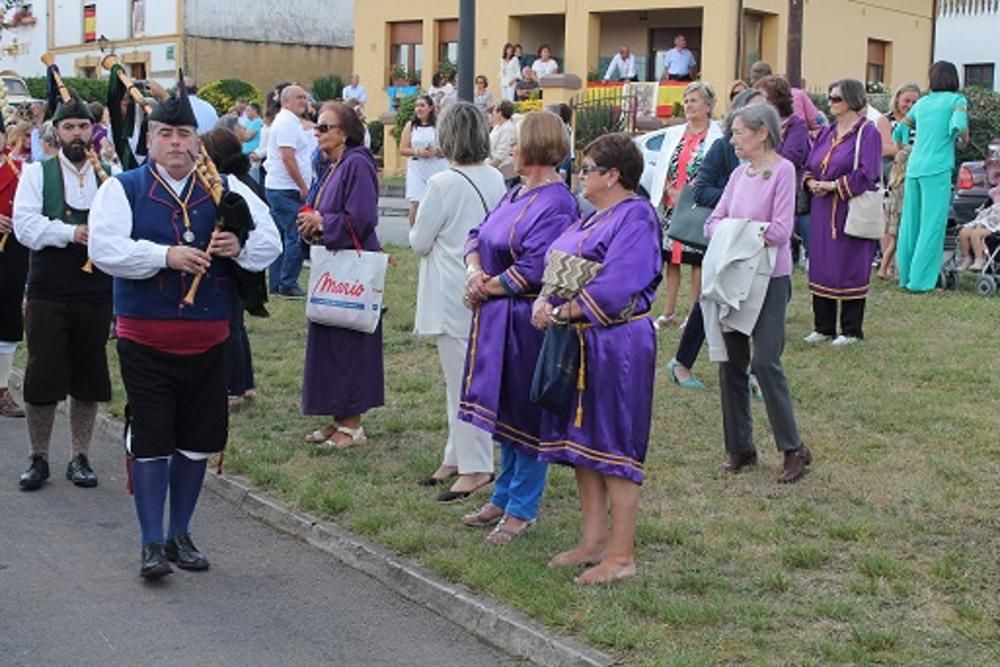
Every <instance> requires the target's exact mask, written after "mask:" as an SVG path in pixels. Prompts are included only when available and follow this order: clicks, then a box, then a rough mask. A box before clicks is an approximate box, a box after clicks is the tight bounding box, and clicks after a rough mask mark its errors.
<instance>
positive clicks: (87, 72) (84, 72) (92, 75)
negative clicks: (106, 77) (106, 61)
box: [79, 67, 97, 79]
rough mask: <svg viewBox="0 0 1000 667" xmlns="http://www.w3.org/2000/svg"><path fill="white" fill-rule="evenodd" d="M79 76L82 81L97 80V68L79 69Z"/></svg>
mask: <svg viewBox="0 0 1000 667" xmlns="http://www.w3.org/2000/svg"><path fill="white" fill-rule="evenodd" d="M79 70H80V76H81V77H82V78H84V79H96V78H97V68H96V67H80V68H79Z"/></svg>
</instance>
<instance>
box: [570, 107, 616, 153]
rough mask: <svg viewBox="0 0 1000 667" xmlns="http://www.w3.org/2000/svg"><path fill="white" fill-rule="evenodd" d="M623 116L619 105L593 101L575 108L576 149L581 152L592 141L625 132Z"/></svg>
mask: <svg viewBox="0 0 1000 667" xmlns="http://www.w3.org/2000/svg"><path fill="white" fill-rule="evenodd" d="M625 127H626V123H625V115H624V114H623V113H622V109H621V105H615V104H614V103H611V102H609V101H595V102H587V103H585V104H581V105H580V106H578V107H577V108H576V135H575V137H576V149H577V150H578V151H579V150H582V149H583V148H584V147H585V146H586V145H587V144H589V143H590V142H591V141H593V140H594V139H597V138H598V137H600V136H603V135H605V134H611V133H614V132H622V131H624V130H625Z"/></svg>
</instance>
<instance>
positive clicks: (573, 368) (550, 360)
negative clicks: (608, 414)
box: [530, 324, 581, 417]
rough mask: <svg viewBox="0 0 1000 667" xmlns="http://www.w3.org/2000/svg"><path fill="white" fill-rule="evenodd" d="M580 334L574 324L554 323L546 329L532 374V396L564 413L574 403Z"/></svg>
mask: <svg viewBox="0 0 1000 667" xmlns="http://www.w3.org/2000/svg"><path fill="white" fill-rule="evenodd" d="M580 335H581V334H580V333H579V332H578V331H577V328H576V327H574V326H565V325H555V324H554V325H552V326H550V327H549V328H548V329H546V330H545V338H544V339H543V340H542V349H541V350H540V351H539V353H538V360H537V361H536V362H535V374H534V376H532V378H531V394H530V398H531V400H532V401H533V402H534V403H538V404H539V405H541V406H542V407H543V408H545V409H546V410H548V411H549V412H553V413H555V414H557V415H560V416H564V417H565V416H568V415H569V413H570V410H571V408H572V407H573V392H575V391H576V383H577V376H578V375H579V373H580Z"/></svg>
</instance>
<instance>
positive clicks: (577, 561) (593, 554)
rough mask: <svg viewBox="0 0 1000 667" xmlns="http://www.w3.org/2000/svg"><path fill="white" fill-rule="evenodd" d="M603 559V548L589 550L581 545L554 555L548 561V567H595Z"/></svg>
mask: <svg viewBox="0 0 1000 667" xmlns="http://www.w3.org/2000/svg"><path fill="white" fill-rule="evenodd" d="M602 558H604V547H599V548H596V549H591V548H588V547H584V546H583V545H582V544H581V545H580V546H578V547H577V548H575V549H571V550H569V551H563V552H562V553H559V554H556V555H555V556H553V557H552V560H550V561H549V567H551V568H557V567H577V566H579V565H597V564H598V563H600V562H601V559H602Z"/></svg>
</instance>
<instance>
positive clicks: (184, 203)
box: [152, 169, 195, 243]
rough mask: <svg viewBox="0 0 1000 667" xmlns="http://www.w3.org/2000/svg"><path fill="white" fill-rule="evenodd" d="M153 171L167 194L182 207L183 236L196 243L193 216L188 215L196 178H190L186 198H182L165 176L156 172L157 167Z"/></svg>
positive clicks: (186, 240)
mask: <svg viewBox="0 0 1000 667" xmlns="http://www.w3.org/2000/svg"><path fill="white" fill-rule="evenodd" d="M152 172H153V178H155V179H156V180H157V182H159V184H160V185H162V186H163V189H164V190H166V191H167V194H169V195H170V196H171V197H172V198H173V200H174V201H175V202H177V205H178V206H180V207H181V220H183V222H184V234H183V235H182V236H181V238H183V239H184V242H185V243H194V238H195V236H194V232H193V231H192V230H191V217H190V216H189V215H188V202H190V201H191V195H192V194H193V193H194V182H195V179H193V178H192V179H190V182H189V183H188V186H187V194H186V195H184V199H181V198H180V197H178V196H177V193H175V192H174V189H173V188H172V187H170V186H169V185H167V183H166V182H164V180H163V177H161V176H160V175H159V174H158V173H156V169H153V170H152Z"/></svg>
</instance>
